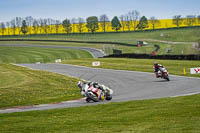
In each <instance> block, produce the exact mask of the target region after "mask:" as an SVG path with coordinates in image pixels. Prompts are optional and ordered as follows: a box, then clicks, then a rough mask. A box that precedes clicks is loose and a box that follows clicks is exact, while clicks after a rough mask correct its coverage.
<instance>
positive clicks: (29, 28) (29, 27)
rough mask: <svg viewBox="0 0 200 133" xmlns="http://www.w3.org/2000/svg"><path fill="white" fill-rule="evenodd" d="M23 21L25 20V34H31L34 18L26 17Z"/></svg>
mask: <svg viewBox="0 0 200 133" xmlns="http://www.w3.org/2000/svg"><path fill="white" fill-rule="evenodd" d="M25 20H26V25H27V32H29V33H30V34H31V31H32V28H33V22H34V18H33V17H32V16H27V17H25Z"/></svg>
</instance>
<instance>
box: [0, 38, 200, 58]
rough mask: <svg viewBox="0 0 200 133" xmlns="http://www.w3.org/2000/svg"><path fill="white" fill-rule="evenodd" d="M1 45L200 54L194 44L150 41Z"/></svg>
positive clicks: (32, 42)
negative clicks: (140, 43)
mask: <svg viewBox="0 0 200 133" xmlns="http://www.w3.org/2000/svg"><path fill="white" fill-rule="evenodd" d="M0 44H13V45H17V44H27V45H28V44H32V45H56V46H73V47H89V48H96V49H101V50H103V51H104V52H105V53H106V54H113V51H112V49H118V50H121V51H122V53H146V54H151V53H152V51H154V49H155V47H154V44H157V45H159V46H160V50H159V51H158V52H157V54H158V55H163V54H200V51H199V50H196V49H194V48H192V44H174V45H173V48H171V47H172V45H171V44H167V43H160V42H156V43H154V42H152V41H149V45H147V46H143V47H140V48H138V47H132V46H124V45H113V44H101V43H100V44H93V43H73V42H42V41H39V42H34V41H19V42H18V41H17V42H12V41H0ZM167 48H171V49H172V52H170V53H167V52H166V49H167Z"/></svg>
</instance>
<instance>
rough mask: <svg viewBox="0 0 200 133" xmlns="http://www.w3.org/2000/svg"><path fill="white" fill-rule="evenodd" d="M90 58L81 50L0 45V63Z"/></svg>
mask: <svg viewBox="0 0 200 133" xmlns="http://www.w3.org/2000/svg"><path fill="white" fill-rule="evenodd" d="M77 58H92V56H91V55H90V54H89V53H88V52H86V51H82V50H72V49H58V48H57V49H53V48H36V47H34V48H33V47H31V48H30V47H0V63H35V62H41V63H46V62H55V60H56V59H65V60H66V59H77Z"/></svg>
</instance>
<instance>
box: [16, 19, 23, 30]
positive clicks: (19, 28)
mask: <svg viewBox="0 0 200 133" xmlns="http://www.w3.org/2000/svg"><path fill="white" fill-rule="evenodd" d="M15 20H16V26H17V29H18V34H20V32H21V26H22V20H23V18H21V17H16V18H15Z"/></svg>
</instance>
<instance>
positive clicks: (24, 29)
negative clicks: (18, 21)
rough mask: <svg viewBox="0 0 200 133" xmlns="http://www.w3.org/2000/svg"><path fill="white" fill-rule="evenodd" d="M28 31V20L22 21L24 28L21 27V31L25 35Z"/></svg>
mask: <svg viewBox="0 0 200 133" xmlns="http://www.w3.org/2000/svg"><path fill="white" fill-rule="evenodd" d="M27 31H28V28H27V25H26V20H23V21H22V28H21V32H22V33H23V34H24V35H25V34H26V33H27Z"/></svg>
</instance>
